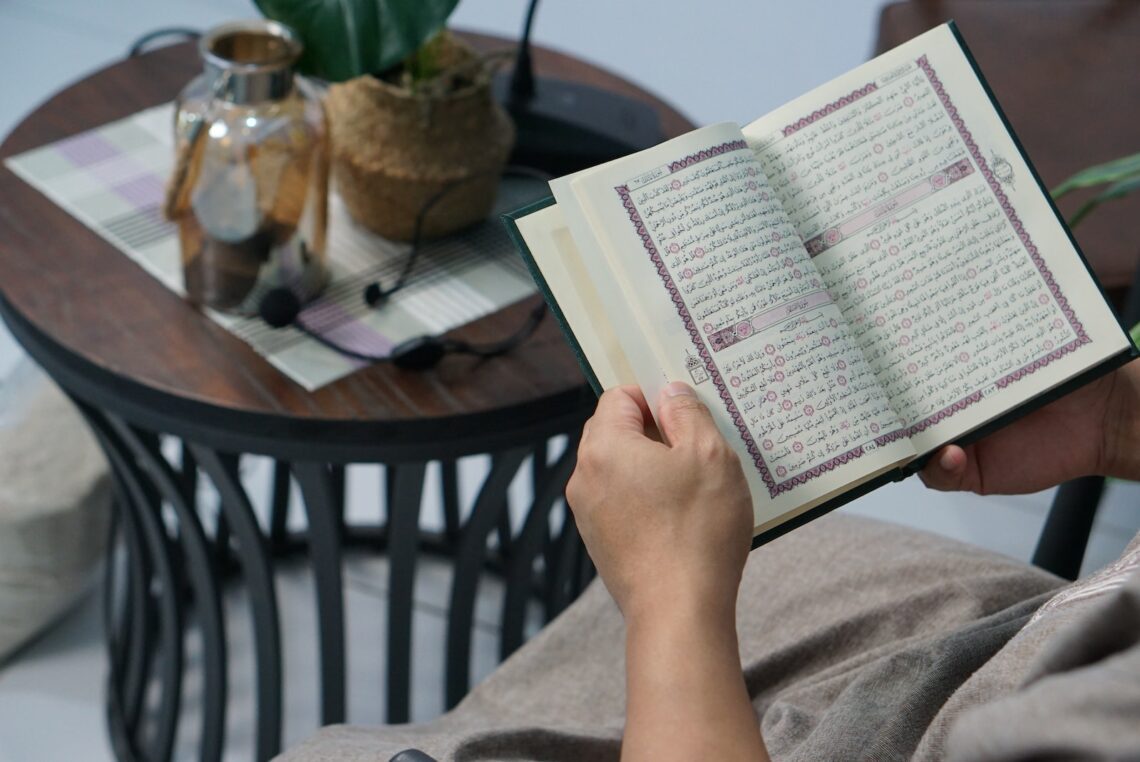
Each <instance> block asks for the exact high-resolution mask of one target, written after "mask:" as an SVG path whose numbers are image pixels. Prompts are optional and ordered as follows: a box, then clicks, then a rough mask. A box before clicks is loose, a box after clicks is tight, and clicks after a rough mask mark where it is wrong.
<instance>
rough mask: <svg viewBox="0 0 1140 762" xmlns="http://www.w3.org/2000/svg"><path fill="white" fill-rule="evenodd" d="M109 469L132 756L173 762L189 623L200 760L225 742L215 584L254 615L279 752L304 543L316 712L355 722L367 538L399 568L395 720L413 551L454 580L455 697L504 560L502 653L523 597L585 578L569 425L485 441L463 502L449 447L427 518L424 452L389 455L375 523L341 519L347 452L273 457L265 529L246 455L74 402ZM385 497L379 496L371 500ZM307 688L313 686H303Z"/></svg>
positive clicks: (406, 683)
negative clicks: (348, 579)
mask: <svg viewBox="0 0 1140 762" xmlns="http://www.w3.org/2000/svg"><path fill="white" fill-rule="evenodd" d="M77 404H78V405H79V407H80V409H81V411H82V412H83V414H84V416H85V417H86V419H87V421H88V423H89V424H90V426H91V428H92V429H93V430H94V431H95V433H96V436H97V438H98V440H99V443H100V445H101V446H102V448H103V449H104V451H105V452H106V454H107V457H108V459H109V461H110V463H111V466H112V472H113V475H114V481H115V489H116V508H117V510H116V522H115V532H116V535H117V537H118V538H120V539H121V547H122V553H121V556H122V557H121V559H120V562H119V563H109V564H108V566H107V569H108V571H107V580H106V587H107V593H106V596H105V599H106V601H107V605H106V611H105V619H106V630H107V649H108V655H109V660H110V672H109V679H108V686H107V688H108V690H107V693H108V696H107V698H108V702H107V712H108V724H109V728H110V732H111V738H112V746H113V748H114V751H115V754H116V756H118V757H119V759H122V760H134V759H139V760H165V759H169V758H170V757H171V755H172V753H173V750H174V744H175V739H176V736H177V734H178V732H179V728H178V724H179V718H180V716H181V714H182V711H181V710H182V702H183V699H184V693H185V690H184V686H183V676H184V674H185V672H186V668H187V664H186V658H187V657H186V649H185V647H184V643H185V639H186V638H187V636H188V634H189V633H190V632H191V631H195V630H196V631H197V635H198V638H199V642H200V646H201V653H200V656H196V658H195V661H196V662H198V661H200V665H201V666H200V669H201V682H202V689H201V720H200V721H201V726H200V727H199V728H197V729H195V730H194V731H192V732H194V733H195V735H196V737H197V738H199V739H200V743H199V745H198V749H199V754H198V756H199V758H200V759H202V760H217V759H220V758H221V755H222V751H223V749H224V747H225V745H226V738H225V728H226V718H227V707H228V705H229V701H228V698H229V696H228V687H229V686H227V659H228V649H227V621H226V617H225V614H224V606H223V594H224V591H225V588H226V586H229V585H235V584H240V585H243V586H244V587H245V589H246V590H247V591H248V596H247V599H248V605H249V608H250V612H249V613H250V618H251V620H252V627H253V646H254V672H255V683H254V685H255V690H254V700H255V704H256V711H255V718H256V719H255V725H256V728H255V733H254V739H255V740H254V755H253V756H254V758H255V759H257V760H264V759H268V758H270V757H272V756H273V755H275V754H276V753H278V752H279V751H280V750H281V742H282V730H283V728H282V722H283V720H282V706H283V703H282V702H283V697H284V692H283V690H284V684H285V683H284V680H283V664H282V650H281V629H280V621H279V620H280V617H279V611H278V600H277V593H276V588H275V585H274V567H275V564H276V563H278V562H279V561H280V560H282V559H284V558H285V557H286V556H300V557H301V559H303V560H301V559H298V560H297V561H296V562H297V563H305V562H307V563H308V564H309V565H310V567H311V570H312V574H313V579H314V583H315V585H314V589H315V597H316V600H315V611H316V615H317V622H318V630H317V632H318V643H317V647H318V664H319V674H320V684H319V693H320V695H319V698H320V702H319V706H320V717H319V722H320V724H322V725H326V724H332V723H338V722H343V721H345V719H346V700H347V697H346V674H347V671H348V665H347V663H346V632H345V612H344V580H343V577H342V573H343V566H344V552H345V550H346V549H347V548H349V547H351V546H359V545H365V546H368V547H370V548H373V549H376V550H380V551H384V552H385V553H386V554H387V558H388V561H389V566H390V580H389V586H390V594H389V602H388V630H387V677H388V679H387V687H386V691H387V721H388V722H406V721H408V719H409V716H410V697H411V654H412V642H413V631H412V612H413V598H412V596H413V590H414V584H415V578H416V565H417V564H416V562H417V559H418V558H419V557H420V554H421V553H425V552H427V553H431V554H433V555H439V556H442V557H446V558H448V559H450V561H451V563H452V564H453V575H452V587H451V591H450V601H449V607H448V619H447V629H446V653H445V659H446V671H445V675H446V680H445V685H444V686H441V689H442V690H443V691H444V695H445V706H447V707H448V708H450V707H452V706H454V705H455V704H456V703H457V702H458V701H459V700H460V699H461V698H462V697H463V696H464V695H465V694H466V692H467V690H468V688H469V685H470V679H471V651H472V630H473V626H474V612H475V600H476V594H477V592H478V586H479V581H480V579H481V577H483V575H484V574H485V573H488V572H490V573H494V574H498V575H499V576H500V577H501V579H502V581H503V585H504V588H505V592H504V597H503V606H502V614H501V616H502V618H501V623H500V625H501V627H500V648H499V655H500V658H505V657H506V656H508V655H509V654H510V653H511V652H512V651H514V650H515V649H516V648H518V647H519V646H520V645H521V644H522V642H523V640H524V635H525V623H526V619H527V617H526V614H527V609H528V606H530V605H531V604H532V602H534V601H536V600H537V601H538V602H540V603H541V605H542V610H543V617H544V620H545V621H549V620H550V619H551V618H553V617H554V616H556V615H557V614H558V613H559V612H560V611H561V610H562V609H563V608H565V607H566V606H567V605H568V604H569V603H570V602H571V601H572V600H573V599H574V598H575V597H576V596H577V595H578V594H579V593H580V592H581V590H582V589H583V587H584V586H585V584H586V583H587V582H588V581H589V580H590V578H591V577H592V574H593V570H592V567H591V566H590V563H589V559H588V557H587V556H586V554H585V551H584V549H583V547H582V545H581V542H580V540H579V537H578V535H577V532H576V529H575V526H574V522H573V519H572V517H571V515H570V513H569V511H568V510H567V509H566V506H565V503H564V501H562V500H561V499H560V498H561V495H562V490H563V487H564V485H565V482H566V480H567V478H568V477H569V474H570V471H571V470H572V468H573V466H574V455H575V451H576V449H577V435H576V434H575V433H574V432H571V433H570V434H569V442H568V443H567V446H566V447H565V449H564V450H563V451H562V452H561V453H560V454H559V455H558V457H557V458H555V459H553V461H551V460H550V459H549V458H548V454H547V453H548V439H547V438H545V437H544V438H542V439H541V440H540V441H536V442H533V443H532V444H530V445H528V446H523V447H513V448H510V449H507V450H505V451H501V452H496V453H492V457H491V467H490V472H489V473H488V475H487V477H486V478H485V480H484V481H483V483H482V486H481V488H480V490H479V492H478V494H477V496H476V498H475V500H474V502H473V505H472V506H471V507H470V510H464V508H465V506H462V505H461V504H460V498H459V488H458V462H457V461H456V460H443V461H440V473H441V484H440V487H441V494H442V500H443V516H444V526H443V529H442V531H439V532H425V531H424V530H423V529H421V527H420V504H421V499H422V497H423V491H424V480H425V476H426V474H427V473H428V472H427V465H428V464H427V463H425V462H417V461H413V462H402V463H395V464H385V482H384V488H383V489H384V491H385V493H386V494H385V503H386V505H387V516H386V519H385V520H383V521H378V522H377V523H376V524H374V525H370V526H356V525H349V524H348V523H347V522H346V521H345V508H344V497H345V467H344V465H339V464H334V465H330V464H327V463H318V462H308V461H293V462H286V461H276V462H275V467H274V474H273V493H272V496H271V499H270V510H269V520H268V522H267V524H268V526H267V527H265V528H264V529H263V528H262V526H261V525H260V524H259V522H258V519H257V516H256V514H255V512H254V508H253V504H252V501H251V500H250V497H249V495H248V494H247V492H246V489H245V487H244V485H243V483H242V479H241V477H240V469H239V465H240V456H239V455H237V454H233V453H224V452H219V451H217V450H215V449H212V448H211V447H207V446H205V445H202V444H198V443H193V442H184V443H183V450H182V457H181V460H180V462H178V463H172V462H171V460H170V459H168V457H167V456H166V455H164V453H163V451H162V447H161V440H160V437H159V435H157V434H156V433H153V432H149V431H146V430H143V429H140V428H138V427H136V426H134V425H132V424H129V423H126V422H124V421H123V420H121V419H118V418H116V417H114V416H113V415H111V414H109V413H105V412H103V411H100V410H98V409H96V408H95V407H93V406H91V405H88V404H86V403H84V402H82V401H77ZM528 464H529V472H528V473H527V476H528V477H529V480H530V484H531V487H532V493H531V494H532V495H533V501H532V503H531V505H530V506H529V507H528V510H526V511H525V518H524V520H523V521H522V524H521V526H520V527H518V528H517V529H516V530H512V526H511V521H510V510H509V504H510V502H509V499H508V489H509V488H510V486H511V484H512V482H513V481H514V480H515V478H516V476H517V475H518V474H519V472H520V470H524V469H527V466H528ZM200 478H206V479H208V480H209V481H210V482H211V483H212V484H213V486H214V488H215V490H216V493H217V495H218V500H217V505H216V506H206V505H199V503H198V500H197V494H198V481H199V479H200ZM291 481H295V482H296V484H297V486H298V487H299V491H300V494H301V495H302V496H303V504H304V509H305V516H306V524H307V527H306V529H305V531H304V532H302V533H290V532H289V531H288V528H287V523H286V512H287V510H288V508H289V498H288V495H289V489H290V482H291ZM377 502H378V503H379V500H378V501H377ZM294 687H301V688H305V687H307V686H294Z"/></svg>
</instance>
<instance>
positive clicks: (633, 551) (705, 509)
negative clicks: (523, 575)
mask: <svg viewBox="0 0 1140 762" xmlns="http://www.w3.org/2000/svg"><path fill="white" fill-rule="evenodd" d="M659 417H660V421H661V428H662V432H661V434H662V435H663V436H664V439H665V442H666V443H663V442H661V441H657V439H656V438H655V436H654V434H655V432H654V431H653V419H652V418H651V417H650V414H649V408H648V405H647V404H646V401H645V398H644V397H643V396H642V394H641V390H640V389H638V388H637V387H632V386H627V387H620V388H617V389H611V390H609V391H607V392H606V393H605V394H603V395H602V397H601V399H600V400H599V401H598V408H597V412H595V414H594V417H593V418H591V419H590V420H589V421H588V422H587V423H586V426H585V429H584V430H583V433H582V443H581V445H580V447H579V449H578V465H577V468H576V469H575V471H574V474H573V476H571V477H570V482H569V483H568V484H567V486H566V498H567V502H568V503H569V504H570V507H571V509H572V510H573V512H574V518H575V520H576V521H577V523H578V529H579V531H580V532H581V534H582V539H583V540H584V541H585V543H586V547H587V549H588V550H589V551H590V557H591V558H592V559H593V561H594V564H595V565H596V566H597V568H598V572H599V574H601V577H602V580H603V581H604V582H605V584H606V587H607V588H608V589H609V591H610V594H611V595H612V596H613V597H614V600H616V601H617V603H618V606H619V607H620V608H621V609H622V612H623V613H624V614H625V615H626V617H627V618H629V616H630V615H631V613H632V614H637V615H640V614H642V613H647V612H650V611H652V610H653V609H655V608H656V607H657V605H658V604H661V603H665V602H674V603H675V602H677V601H678V598H680V599H681V600H684V601H691V602H693V603H694V604H695V605H709V606H715V607H716V608H717V613H721V612H723V611H724V610H725V608H726V607H727V608H728V610H730V611H731V610H734V607H735V604H736V592H737V589H738V587H739V585H740V575H741V572H742V570H743V568H744V561H745V559H746V558H747V555H748V549H749V546H750V543H751V538H752V531H751V530H752V501H751V498H750V496H749V492H748V485H747V483H746V482H745V480H744V473H743V471H742V470H741V467H740V461H739V459H738V458H737V456H736V454H735V453H733V451H732V450H731V449H730V448H729V446H728V443H727V442H725V441H724V438H723V437H722V436H721V434H720V432H719V431H718V430H717V428H716V426H715V425H714V424H713V420H712V417H711V415H710V414H709V411H708V409H707V408H706V407H705V406H704V404H703V403H702V402H701V401H700V400H698V399H697V398H696V396H695V395H694V394H693V391H692V389H690V388H689V387H688V386H686V385H685V384H683V383H674V384H670V385H669V386H668V387H667V388H666V390H665V391H664V392H663V393H662V395H661V401H660V407H659Z"/></svg>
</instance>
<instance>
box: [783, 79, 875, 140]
mask: <svg viewBox="0 0 1140 762" xmlns="http://www.w3.org/2000/svg"><path fill="white" fill-rule="evenodd" d="M878 89H879V86H878V85H877V84H875V83H874V82H868V83H867V84H865V85H863V86H862V87H858V88H855V89H854V90H852V91H851V92H849V93H848V94H847V95H844V96H843V97H842V98H840V99H839V100H837V101H834V102H833V103H829V104H827V105H826V106H824V107H823V108H821V109H818V110H816V111H813V112H811V113H810V114H808V115H807V116H805V117H804V118H803V119H800V120H798V121H795V122H792V123H791V124H789V125H788V126H787V127H784V128H783V129H782V130H781V132H782V133H783V135H784V137H785V138H786V137H788V136H789V135H791V134H793V133H795V132H797V131H798V130H802V129H803V128H804V127H807V126H808V125H810V124H813V123H815V122H818V121H819V120H820V119H823V118H824V117H825V116H830V115H831V114H834V113H835V112H836V111H838V110H839V109H841V108H843V107H844V106H849V105H851V104H852V103H854V102H855V101H857V100H859V99H860V98H862V97H864V96H867V95H870V94H871V93H873V92H875V91H876V90H878Z"/></svg>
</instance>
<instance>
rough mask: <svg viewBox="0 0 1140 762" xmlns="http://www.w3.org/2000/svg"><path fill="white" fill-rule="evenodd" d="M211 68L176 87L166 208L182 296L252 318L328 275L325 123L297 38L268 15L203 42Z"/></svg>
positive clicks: (311, 293)
mask: <svg viewBox="0 0 1140 762" xmlns="http://www.w3.org/2000/svg"><path fill="white" fill-rule="evenodd" d="M198 47H199V51H200V53H201V55H202V61H203V64H204V71H203V73H202V74H201V75H199V76H198V77H196V78H195V79H194V80H192V81H191V82H190V84H188V85H187V86H186V87H185V88H184V89H183V90H182V93H181V94H180V95H179V97H178V100H177V102H176V109H175V124H174V131H175V145H176V156H177V162H176V168H175V176H174V179H173V180H172V188H171V199H172V200H171V201H170V202H169V203H168V210H169V213H170V214H171V215H172V217H173V218H174V219H175V221H176V222H177V223H178V228H179V239H180V243H181V250H182V273H183V283H184V287H185V292H186V298H187V299H189V300H190V301H191V302H193V303H195V304H199V305H202V306H206V307H212V308H215V309H219V310H224V311H227V312H233V313H237V314H243V315H251V314H256V313H257V312H258V307H259V305H260V301H261V299H262V297H263V296H264V294H265V293H266V292H268V291H269V290H270V289H273V288H278V287H285V288H288V289H290V290H291V291H293V293H294V294H296V296H297V297H298V299H299V300H300V302H301V303H305V302H308V301H310V300H311V299H313V298H314V297H316V296H317V295H318V294H319V293H320V292H321V290H322V289H323V288H324V285H325V283H326V281H327V280H328V269H327V267H326V260H325V244H326V232H327V227H328V174H329V169H328V162H329V145H328V128H327V124H326V122H325V115H324V109H323V106H322V103H321V99H320V95H319V93H317V92H316V91H315V89H314V88H313V86H312V85H310V84H309V83H308V82H306V81H305V80H304V79H303V78H301V77H299V76H296V75H294V73H293V65H294V64H295V63H296V61H297V58H298V57H299V56H300V54H301V43H300V41H299V40H298V39H297V38H296V36H295V35H294V34H293V32H292V31H291V30H289V29H288V28H287V27H285V26H283V25H281V24H278V23H276V22H272V21H260V20H259V21H242V22H236V23H232V24H225V25H223V26H219V27H216V28H214V29H212V30H210V31H209V32H207V33H206V34H205V35H203V37H202V38H201V41H200V42H199V46H198Z"/></svg>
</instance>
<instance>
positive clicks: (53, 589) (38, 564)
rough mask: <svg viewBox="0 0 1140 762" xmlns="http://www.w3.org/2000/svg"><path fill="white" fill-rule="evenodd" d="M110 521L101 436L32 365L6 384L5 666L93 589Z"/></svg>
mask: <svg viewBox="0 0 1140 762" xmlns="http://www.w3.org/2000/svg"><path fill="white" fill-rule="evenodd" d="M110 515H111V484H110V476H109V472H108V469H107V464H106V461H105V459H104V458H103V454H102V452H101V451H100V449H99V447H98V445H97V444H96V443H95V440H94V437H93V436H92V435H91V433H90V431H89V430H88V429H87V426H86V424H85V423H84V422H83V420H82V418H81V417H80V416H79V413H78V412H77V411H76V410H75V408H74V407H73V406H72V404H71V402H70V401H69V400H68V399H67V398H66V397H65V396H64V395H63V393H62V392H61V391H60V390H59V389H58V388H57V387H56V386H55V384H53V383H52V382H51V381H50V380H49V379H48V378H47V377H46V376H45V375H44V374H43V373H42V371H39V370H38V369H37V368H35V366H33V365H32V364H31V363H30V361H25V362H24V364H23V365H21V366H17V367H16V369H15V370H14V371H13V372H12V373H10V374H8V376H7V377H6V378H5V379H4V380H3V384H2V385H0V662H3V661H4V660H5V659H6V658H7V657H8V656H9V655H10V654H12V652H14V651H15V650H16V649H17V648H18V647H19V646H21V645H22V644H24V643H25V642H26V641H28V640H29V639H30V638H31V637H33V636H34V635H36V634H37V633H39V632H40V631H41V630H43V629H44V628H45V627H46V626H47V625H48V624H50V623H51V622H52V621H53V620H55V619H56V618H57V617H58V616H59V615H60V614H61V613H62V612H64V611H65V610H67V609H68V608H69V607H70V606H72V605H73V604H74V603H76V602H77V601H78V600H79V599H80V597H81V596H82V595H83V594H84V593H86V592H87V591H89V590H90V589H91V587H92V583H93V582H94V581H95V580H96V579H98V573H99V570H100V568H101V565H102V562H103V559H104V555H105V553H106V548H107V531H108V522H109V520H110Z"/></svg>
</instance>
